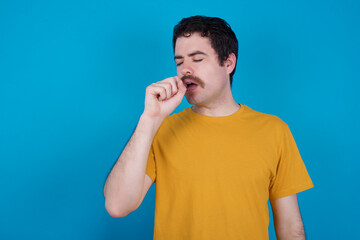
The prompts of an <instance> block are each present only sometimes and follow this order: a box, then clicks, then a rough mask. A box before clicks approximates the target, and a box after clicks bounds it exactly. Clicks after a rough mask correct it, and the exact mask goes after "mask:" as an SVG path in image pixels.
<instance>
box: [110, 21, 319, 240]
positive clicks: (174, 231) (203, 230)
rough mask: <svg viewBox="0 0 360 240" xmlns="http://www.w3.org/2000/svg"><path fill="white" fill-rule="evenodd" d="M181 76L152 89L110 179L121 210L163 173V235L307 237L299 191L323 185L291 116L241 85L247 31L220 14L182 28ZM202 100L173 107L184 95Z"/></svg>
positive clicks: (133, 205)
mask: <svg viewBox="0 0 360 240" xmlns="http://www.w3.org/2000/svg"><path fill="white" fill-rule="evenodd" d="M173 46H174V53H175V57H174V59H175V62H176V65H177V76H175V77H170V78H167V79H165V80H163V81H160V82H157V83H153V84H151V85H150V86H148V87H147V89H146V96H145V109H144V112H143V114H142V115H141V117H140V120H139V123H138V125H137V128H136V130H135V132H134V134H133V136H132V137H131V139H130V141H129V142H128V144H127V146H126V147H125V149H124V150H123V152H122V154H121V156H120V157H119V159H118V161H117V163H116V164H115V166H114V167H113V170H112V171H111V173H110V174H109V176H108V179H107V182H106V184H105V188H104V194H105V198H106V200H105V207H106V209H107V210H108V212H109V213H110V215H111V216H113V217H124V216H126V215H128V214H129V213H130V212H132V211H134V210H136V209H137V208H138V207H139V206H140V204H141V202H142V201H143V199H144V197H145V195H146V193H147V191H148V189H149V188H150V186H151V185H152V183H154V182H156V183H157V184H156V197H155V227H154V239H156V240H165V239H166V240H169V239H171V240H177V239H179V240H180V239H186V240H191V239H196V240H201V239H206V240H211V239H216V240H219V239H226V240H231V239H245V240H249V239H268V224H269V212H268V205H267V203H268V200H269V199H270V202H271V205H272V208H273V216H274V223H275V230H276V235H277V237H278V239H305V234H304V229H303V223H302V220H301V215H300V211H299V207H298V203H297V197H296V193H298V192H301V191H304V190H306V189H309V188H311V187H313V184H312V181H311V179H310V177H309V175H308V173H307V171H306V168H305V165H304V163H303V161H302V159H301V157H300V154H299V152H298V149H297V147H296V144H295V141H294V139H293V137H292V135H291V132H290V130H289V128H288V126H287V124H286V123H284V122H283V121H282V120H280V119H279V118H277V117H276V116H273V115H268V114H264V113H260V112H257V111H254V110H252V109H251V108H250V107H248V106H246V105H242V104H238V103H237V102H236V101H235V100H234V98H233V96H232V93H231V83H232V76H233V74H234V71H235V67H236V60H237V52H238V41H237V39H236V36H235V34H234V32H233V31H232V30H231V28H230V26H229V25H228V24H227V23H226V22H225V21H224V20H222V19H220V18H210V17H203V16H194V17H189V18H185V19H183V20H182V21H181V22H180V23H179V24H178V25H177V26H175V28H174V36H173ZM184 96H185V97H186V99H187V101H188V102H189V103H190V104H192V105H193V106H192V107H191V108H187V109H185V110H183V111H182V112H180V113H177V114H172V115H171V116H170V114H171V113H172V112H173V111H174V109H175V108H176V107H177V106H178V105H179V104H180V102H181V100H182V98H183V97H184Z"/></svg>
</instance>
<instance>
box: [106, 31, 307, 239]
mask: <svg viewBox="0 0 360 240" xmlns="http://www.w3.org/2000/svg"><path fill="white" fill-rule="evenodd" d="M174 59H175V62H176V65H177V67H176V69H177V74H178V75H177V76H174V77H170V78H167V79H164V80H162V81H159V82H156V83H153V84H151V85H149V86H148V87H147V89H146V95H145V108H144V112H143V114H142V115H141V117H140V120H139V123H138V125H137V128H136V129H135V131H134V134H133V136H132V137H131V139H130V140H129V142H128V144H127V145H126V147H125V148H124V150H123V152H122V154H121V155H120V157H119V159H118V161H117V162H116V164H115V166H114V167H113V169H112V171H111V172H110V174H109V176H108V179H107V180H106V183H105V187H104V195H105V207H106V209H107V210H108V212H109V214H110V215H111V216H113V217H125V216H126V215H128V214H129V213H130V212H132V211H135V210H136V209H137V208H138V207H139V206H140V204H141V203H142V201H143V199H144V197H145V195H146V193H147V192H148V190H149V188H150V187H151V185H152V180H151V178H150V177H149V176H148V175H146V174H144V172H145V168H146V163H147V157H148V154H149V149H150V146H151V143H152V140H153V138H154V136H155V133H156V131H157V130H158V129H159V127H160V125H161V123H162V121H163V120H164V119H165V118H166V117H167V116H168V115H169V114H171V113H172V112H173V111H174V110H175V108H176V107H177V106H178V105H179V104H180V103H181V101H182V99H183V97H184V96H185V97H186V99H187V100H188V102H189V103H190V104H193V105H194V106H193V107H192V109H193V110H194V111H195V112H197V113H199V114H203V115H207V116H228V115H231V114H233V113H234V112H236V111H238V110H239V108H240V106H239V104H237V103H236V101H235V100H234V98H233V95H232V93H231V87H230V79H229V78H230V77H229V74H230V73H231V72H232V71H233V69H234V68H235V65H236V57H235V55H234V54H233V53H232V54H230V55H229V56H228V59H227V60H226V61H225V62H224V64H223V65H222V66H221V65H220V64H219V61H218V57H217V54H216V52H215V50H214V49H213V48H212V47H211V44H210V40H209V39H208V38H206V37H202V36H201V35H200V34H198V33H193V34H191V36H190V37H180V38H178V39H177V41H176V46H175V57H174ZM193 77H195V78H196V79H198V80H197V81H196V82H197V83H198V86H197V87H196V89H195V90H194V91H191V92H189V91H187V90H186V86H185V85H184V82H186V81H188V80H192V81H194V78H193ZM271 205H272V208H273V216H274V224H275V231H276V235H277V238H278V239H281V240H286V239H289V240H290V239H305V235H304V228H303V223H302V220H301V216H300V211H299V206H298V202H297V197H296V194H294V195H290V196H287V197H283V198H280V199H276V200H272V201H271Z"/></svg>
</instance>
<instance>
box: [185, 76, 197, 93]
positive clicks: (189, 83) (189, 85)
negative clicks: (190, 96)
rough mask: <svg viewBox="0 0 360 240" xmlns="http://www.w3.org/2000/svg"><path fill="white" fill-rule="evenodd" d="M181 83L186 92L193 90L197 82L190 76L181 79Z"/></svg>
mask: <svg viewBox="0 0 360 240" xmlns="http://www.w3.org/2000/svg"><path fill="white" fill-rule="evenodd" d="M183 83H184V85H185V86H186V91H187V92H190V91H193V90H195V89H196V88H197V87H198V83H196V82H195V81H194V80H192V79H190V78H185V79H183Z"/></svg>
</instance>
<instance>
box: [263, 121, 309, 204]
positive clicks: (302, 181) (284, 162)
mask: <svg viewBox="0 0 360 240" xmlns="http://www.w3.org/2000/svg"><path fill="white" fill-rule="evenodd" d="M282 123H283V124H282V127H281V131H282V133H281V134H280V136H281V140H280V142H279V144H280V146H279V154H280V156H279V161H278V165H277V169H276V174H275V175H274V177H273V178H272V180H271V182H270V196H269V197H270V199H271V200H273V199H277V198H282V197H286V196H289V195H292V194H295V193H298V192H302V191H305V190H307V189H309V188H312V187H314V185H313V183H312V181H311V179H310V176H309V174H308V172H307V170H306V167H305V164H304V162H303V161H302V159H301V156H300V153H299V150H298V148H297V146H296V143H295V140H294V138H293V135H292V134H291V132H290V129H289V127H288V125H287V124H286V123H284V122H282Z"/></svg>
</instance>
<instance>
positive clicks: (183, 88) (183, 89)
mask: <svg viewBox="0 0 360 240" xmlns="http://www.w3.org/2000/svg"><path fill="white" fill-rule="evenodd" d="M177 86H178V88H179V92H178V93H179V94H181V95H183V96H184V95H185V93H186V86H185V84H184V82H183V81H182V80H181V79H180V78H179V81H178V82H177Z"/></svg>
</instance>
